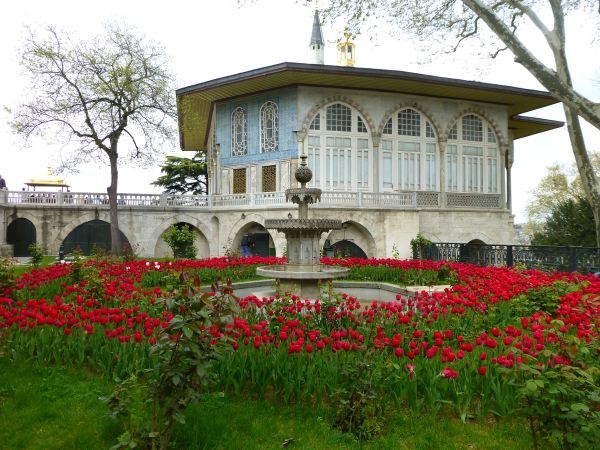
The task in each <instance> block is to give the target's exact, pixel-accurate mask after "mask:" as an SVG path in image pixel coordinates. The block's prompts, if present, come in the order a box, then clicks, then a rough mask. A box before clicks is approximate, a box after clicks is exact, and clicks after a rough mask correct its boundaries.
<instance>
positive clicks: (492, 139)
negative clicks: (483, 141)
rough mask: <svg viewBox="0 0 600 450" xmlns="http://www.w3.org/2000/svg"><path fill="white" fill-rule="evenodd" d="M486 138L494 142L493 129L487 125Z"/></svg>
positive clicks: (491, 142)
mask: <svg viewBox="0 0 600 450" xmlns="http://www.w3.org/2000/svg"><path fill="white" fill-rule="evenodd" d="M487 140H488V142H489V143H490V144H495V143H496V135H495V134H494V131H493V130H492V129H491V128H490V127H488V129H487Z"/></svg>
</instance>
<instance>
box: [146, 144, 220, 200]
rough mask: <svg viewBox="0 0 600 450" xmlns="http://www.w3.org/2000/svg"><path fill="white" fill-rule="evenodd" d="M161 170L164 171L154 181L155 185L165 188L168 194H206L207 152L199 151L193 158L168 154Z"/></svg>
mask: <svg viewBox="0 0 600 450" xmlns="http://www.w3.org/2000/svg"><path fill="white" fill-rule="evenodd" d="M160 171H161V172H162V173H164V175H161V176H160V177H158V179H157V180H156V181H153V182H152V184H153V185H154V186H160V187H162V188H164V190H165V192H166V193H168V194H186V193H188V192H191V193H192V194H197V195H201V194H206V193H207V192H208V190H207V186H206V182H207V173H206V152H198V153H196V154H195V155H194V156H193V157H192V158H182V157H180V156H167V159H166V161H165V163H164V164H163V165H162V167H161V169H160Z"/></svg>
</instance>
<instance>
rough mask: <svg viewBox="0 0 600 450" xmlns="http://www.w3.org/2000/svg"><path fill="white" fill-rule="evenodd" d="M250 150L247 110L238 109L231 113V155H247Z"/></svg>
mask: <svg viewBox="0 0 600 450" xmlns="http://www.w3.org/2000/svg"><path fill="white" fill-rule="evenodd" d="M247 150H248V121H247V117H246V110H245V109H244V108H242V107H237V108H235V109H234V110H233V112H232V113H231V155H232V156H241V155H245V154H246V152H247Z"/></svg>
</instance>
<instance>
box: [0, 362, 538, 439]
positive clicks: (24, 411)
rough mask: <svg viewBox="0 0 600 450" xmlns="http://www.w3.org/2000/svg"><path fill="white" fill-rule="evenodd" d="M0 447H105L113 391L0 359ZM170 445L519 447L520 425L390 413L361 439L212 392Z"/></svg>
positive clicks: (323, 418)
mask: <svg viewBox="0 0 600 450" xmlns="http://www.w3.org/2000/svg"><path fill="white" fill-rule="evenodd" d="M0 379H1V380H2V383H1V384H0V423H2V424H3V426H1V427H0V443H1V444H0V448H3V449H4V448H6V449H45V450H46V449H48V450H51V449H65V448H82V449H105V448H109V447H111V446H112V445H114V444H115V443H116V441H117V437H118V436H119V435H120V434H121V432H122V430H121V427H120V426H119V424H118V423H117V422H116V421H114V420H113V419H111V418H109V417H108V416H107V415H106V414H107V412H108V409H107V407H106V405H105V404H104V403H102V402H101V401H100V400H99V399H98V398H99V397H101V396H104V395H107V394H109V393H110V392H111V390H112V383H111V382H110V381H109V380H107V379H106V378H103V377H99V376H97V375H93V374H90V373H87V372H86V371H84V370H75V369H70V368H64V367H44V366H38V365H36V364H34V363H32V362H28V363H11V362H10V361H9V360H8V358H7V357H6V356H4V357H0ZM186 419H187V423H186V425H180V426H178V428H177V429H176V433H175V446H174V448H186V449H248V450H253V449H256V450H258V449H260V450H268V449H280V448H282V444H283V443H284V442H285V441H287V440H291V441H290V444H289V445H287V448H291V449H359V448H364V449H428V450H429V449H449V450H450V449H467V448H468V449H502V450H510V449H524V448H530V447H531V441H530V439H529V434H528V431H527V429H526V427H525V425H524V424H521V423H518V422H510V421H502V422H496V421H474V422H470V423H466V424H463V423H461V422H460V421H459V420H457V419H455V418H453V417H452V416H451V415H449V416H446V415H441V414H440V415H438V416H436V417H430V416H423V417H417V416H414V415H411V414H408V413H407V412H403V413H395V414H393V415H392V416H391V417H390V418H389V419H388V421H387V423H386V424H385V428H386V434H385V435H383V436H381V437H379V438H377V439H375V440H373V441H370V442H367V443H365V444H363V445H362V446H361V445H360V444H359V443H358V442H356V441H355V440H354V439H353V438H352V436H351V435H349V434H343V433H340V432H337V431H334V430H332V429H331V427H330V411H329V410H327V409H326V408H324V407H314V406H311V405H282V404H277V403H273V402H266V401H259V400H254V399H248V398H231V397H229V396H226V395H223V394H212V395H209V396H207V397H206V400H205V401H204V402H202V403H200V404H198V405H192V406H191V407H190V408H189V409H188V411H187V413H186Z"/></svg>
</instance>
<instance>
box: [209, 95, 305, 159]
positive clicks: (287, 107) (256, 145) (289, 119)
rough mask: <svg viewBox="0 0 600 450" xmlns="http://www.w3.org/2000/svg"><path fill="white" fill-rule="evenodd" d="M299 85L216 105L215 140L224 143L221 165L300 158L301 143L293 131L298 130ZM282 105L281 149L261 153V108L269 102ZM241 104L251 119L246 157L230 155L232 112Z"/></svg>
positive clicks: (280, 119) (249, 120)
mask: <svg viewBox="0 0 600 450" xmlns="http://www.w3.org/2000/svg"><path fill="white" fill-rule="evenodd" d="M296 96H297V90H296V88H286V89H281V90H277V91H269V92H265V93H263V94H259V95H252V96H248V97H242V98H236V99H235V100H231V101H228V102H222V103H219V104H217V113H216V120H217V127H216V142H217V143H219V144H221V166H239V165H245V164H260V163H263V162H268V161H274V160H279V159H287V158H297V157H298V144H297V141H296V136H295V135H294V133H293V131H294V130H295V129H296V122H297V121H296ZM269 100H270V101H272V102H275V103H277V105H278V107H279V150H277V151H273V152H267V153H261V152H260V136H259V116H260V107H261V106H262V105H263V103H265V102H266V101H269ZM238 106H241V107H243V108H245V109H246V112H247V118H248V152H247V154H246V155H243V156H231V113H232V112H233V110H234V109H235V108H237V107H238Z"/></svg>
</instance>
